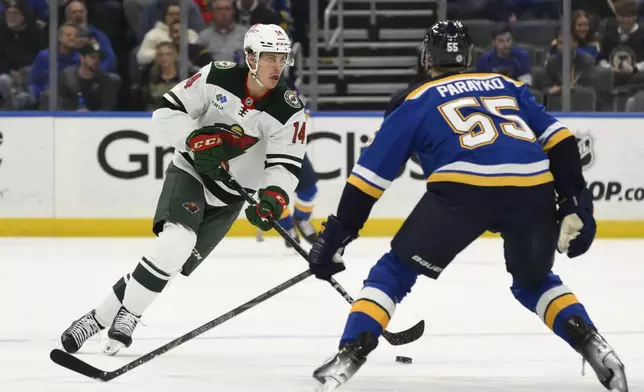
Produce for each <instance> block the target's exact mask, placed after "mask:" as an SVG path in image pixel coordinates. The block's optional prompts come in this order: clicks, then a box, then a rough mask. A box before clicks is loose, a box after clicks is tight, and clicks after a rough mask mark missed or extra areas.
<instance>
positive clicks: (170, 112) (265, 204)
mask: <svg viewBox="0 0 644 392" xmlns="http://www.w3.org/2000/svg"><path fill="white" fill-rule="evenodd" d="M244 51H245V54H246V65H247V67H242V66H238V65H236V64H235V63H232V62H226V61H219V62H214V63H211V64H209V65H207V66H205V67H204V68H202V69H201V70H200V71H199V72H198V73H196V74H195V75H193V76H192V77H190V78H189V79H187V80H185V81H183V82H181V83H179V84H178V85H176V86H175V87H174V88H172V90H170V91H169V92H168V93H166V94H165V95H164V96H163V103H162V106H161V107H160V108H159V109H157V110H156V111H155V112H154V113H153V115H152V121H153V122H154V129H155V131H156V132H160V133H162V134H164V135H166V136H168V141H169V142H170V143H172V144H173V145H174V147H175V149H176V151H175V154H174V157H173V159H172V162H171V163H170V165H169V166H168V168H167V170H166V177H165V180H164V184H163V189H162V191H161V195H160V197H159V201H158V204H157V209H156V213H155V216H154V222H153V231H154V233H155V234H156V235H157V236H158V238H156V239H155V241H154V243H153V245H152V248H151V249H150V250H149V251H148V252H146V253H144V254H143V257H142V259H141V260H140V261H139V262H138V263H137V265H136V266H135V268H134V269H133V271H132V272H130V273H128V274H126V275H125V276H124V277H122V278H121V279H120V280H119V281H118V282H117V283H116V284H115V285H114V286H113V287H112V291H111V292H110V294H109V295H108V297H107V298H106V299H105V300H104V301H103V303H102V304H100V305H99V306H98V307H97V308H95V309H93V310H91V311H90V312H88V313H87V314H85V315H84V316H82V317H81V318H80V319H78V320H76V321H74V322H73V323H72V325H71V326H70V327H69V328H68V329H67V330H66V331H65V332H64V333H63V334H62V336H61V342H62V345H63V348H64V349H65V350H66V351H67V352H70V353H73V352H76V351H78V350H79V349H80V347H81V346H82V345H83V343H84V342H85V341H87V339H89V338H90V337H91V336H93V335H95V334H97V333H99V332H100V330H103V329H105V328H109V330H108V333H107V335H108V338H109V340H108V342H107V344H106V346H105V349H104V352H105V354H108V355H114V354H115V353H117V352H118V351H119V350H120V349H121V348H122V347H124V346H125V347H128V346H130V344H131V343H132V334H133V332H134V329H135V328H136V326H137V323H138V322H139V319H140V317H141V315H142V314H143V312H144V311H145V310H146V309H147V308H148V306H149V305H150V304H151V303H152V301H153V300H154V299H155V298H156V297H157V296H158V295H159V294H160V293H161V291H162V290H163V289H164V287H165V286H166V284H167V283H168V281H170V280H171V279H172V278H173V277H174V276H176V274H178V273H181V274H182V275H185V276H189V275H190V274H191V273H192V272H193V271H194V269H195V268H196V267H197V266H198V265H199V264H200V263H201V261H202V260H203V259H204V258H206V257H207V256H208V255H209V254H210V252H211V251H212V250H213V249H214V248H215V247H216V246H217V244H218V243H219V242H220V241H221V240H222V239H223V238H224V236H225V235H226V234H227V232H228V231H229V229H230V227H231V225H232V224H233V222H234V221H235V219H236V218H237V217H238V215H239V213H240V211H241V209H242V206H243V203H244V199H243V197H242V196H241V195H239V194H238V193H237V192H235V191H234V190H233V189H232V188H231V187H230V186H229V185H227V182H226V177H225V174H226V173H225V172H224V171H228V172H229V173H230V174H231V175H232V176H233V177H234V178H235V179H236V180H237V181H238V182H239V183H240V184H241V185H242V186H243V187H244V188H245V189H247V190H248V191H249V192H252V193H254V192H256V191H258V192H259V194H258V196H259V202H258V204H257V206H256V207H253V206H249V207H247V208H246V211H245V213H246V217H247V218H248V220H249V221H250V222H251V223H252V224H253V225H255V226H257V227H259V228H260V229H262V230H269V229H270V228H271V224H270V223H269V222H268V220H267V218H269V217H271V218H275V219H279V218H280V217H281V216H282V213H283V211H284V209H285V208H286V206H288V204H289V195H291V194H292V193H293V191H294V189H295V187H296V185H297V182H298V180H297V178H298V173H299V170H300V167H301V165H302V158H303V156H304V153H305V150H306V120H307V119H306V115H305V113H304V105H303V104H302V102H301V101H300V99H299V98H298V96H297V94H296V92H294V91H292V90H290V89H289V88H288V87H287V86H286V85H285V84H284V83H283V82H281V81H280V75H281V73H282V71H283V69H284V67H285V66H287V65H292V63H293V60H292V58H291V42H290V40H289V38H288V36H287V35H286V33H285V32H284V30H282V28H281V27H279V26H277V25H261V24H258V25H254V26H252V27H251V28H250V29H249V30H248V32H247V33H246V37H245V39H244Z"/></svg>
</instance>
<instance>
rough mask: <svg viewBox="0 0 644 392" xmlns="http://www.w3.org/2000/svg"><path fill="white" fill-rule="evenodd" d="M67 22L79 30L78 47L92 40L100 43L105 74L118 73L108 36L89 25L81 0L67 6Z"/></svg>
mask: <svg viewBox="0 0 644 392" xmlns="http://www.w3.org/2000/svg"><path fill="white" fill-rule="evenodd" d="M65 22H69V23H73V24H75V25H77V26H78V28H79V35H78V41H77V45H78V47H79V48H80V47H83V46H84V45H85V44H87V43H89V42H90V41H91V40H95V41H96V42H98V44H99V46H100V48H101V51H102V52H103V53H102V57H103V61H102V62H101V69H102V70H103V71H105V72H114V71H116V55H115V54H114V50H113V49H112V44H111V43H110V39H109V38H108V37H107V35H106V34H105V33H104V32H102V31H101V30H99V29H97V28H96V27H94V26H92V25H88V24H87V7H85V3H84V2H82V1H81V0H71V1H69V2H68V3H67V5H66V6H65Z"/></svg>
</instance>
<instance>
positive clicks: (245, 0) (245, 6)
mask: <svg viewBox="0 0 644 392" xmlns="http://www.w3.org/2000/svg"><path fill="white" fill-rule="evenodd" d="M233 8H234V12H235V22H236V23H237V24H239V25H240V26H244V27H245V28H249V27H250V26H252V25H254V24H258V23H261V24H275V25H279V24H280V23H282V19H281V18H280V17H279V16H277V14H276V13H275V12H274V11H273V10H271V9H269V8H268V7H266V6H265V5H263V4H260V2H259V0H237V1H235V3H234V4H233ZM287 31H288V30H287Z"/></svg>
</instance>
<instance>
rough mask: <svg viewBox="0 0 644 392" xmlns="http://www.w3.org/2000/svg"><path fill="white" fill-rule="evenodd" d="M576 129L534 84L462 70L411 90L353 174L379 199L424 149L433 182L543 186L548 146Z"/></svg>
mask: <svg viewBox="0 0 644 392" xmlns="http://www.w3.org/2000/svg"><path fill="white" fill-rule="evenodd" d="M571 136H573V134H572V133H571V132H570V131H569V130H568V129H567V128H566V127H565V126H564V125H563V124H561V123H560V122H558V121H557V119H555V118H554V117H552V116H551V115H550V114H548V113H546V111H545V110H544V108H543V106H541V105H539V104H538V103H537V102H536V101H535V99H534V96H533V95H532V93H530V90H529V89H528V86H526V85H524V84H522V83H520V82H517V81H515V80H513V79H510V78H508V77H505V76H503V75H499V74H458V75H454V76H449V77H445V78H442V79H438V80H433V81H428V82H427V83H424V84H422V85H420V86H419V87H418V88H416V89H415V90H413V91H412V92H411V93H410V94H408V95H407V97H406V98H405V100H404V102H403V103H402V104H401V105H400V106H399V107H398V108H397V109H395V110H394V111H393V112H391V113H390V114H389V115H388V116H387V117H386V118H385V120H384V121H383V123H382V126H381V127H380V130H379V131H378V132H377V133H376V135H375V137H374V139H373V141H372V142H371V144H370V145H369V146H368V147H367V148H366V149H365V150H364V152H363V153H362V155H361V156H360V159H359V160H358V162H357V164H356V165H355V166H354V167H353V170H352V173H351V175H350V176H349V178H348V180H347V181H348V183H349V184H352V185H353V186H355V187H357V188H358V189H359V190H361V191H362V192H364V193H366V194H368V195H370V196H371V197H373V198H375V199H378V198H379V197H380V196H381V195H382V193H383V192H384V191H385V190H386V189H387V188H388V187H389V185H390V184H391V181H392V180H393V179H394V178H395V177H396V175H397V174H398V172H399V170H400V167H401V166H402V165H403V164H404V163H405V162H406V161H407V160H408V159H409V157H410V156H411V155H412V154H417V155H418V158H419V162H420V164H421V166H422V169H423V171H424V174H425V176H426V177H427V182H429V183H433V182H455V183H463V184H469V185H474V186H481V187H499V186H517V187H526V186H536V185H540V184H545V183H548V182H552V181H553V176H552V173H551V172H550V170H549V160H548V156H547V155H546V153H547V151H548V150H550V149H551V148H552V147H554V146H555V145H556V144H557V143H559V142H561V141H562V140H564V139H565V138H567V137H571Z"/></svg>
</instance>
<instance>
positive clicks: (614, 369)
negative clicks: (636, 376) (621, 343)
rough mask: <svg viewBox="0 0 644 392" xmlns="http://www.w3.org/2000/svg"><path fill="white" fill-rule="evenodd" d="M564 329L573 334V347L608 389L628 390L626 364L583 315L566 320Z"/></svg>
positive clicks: (625, 391) (621, 391) (626, 391)
mask: <svg viewBox="0 0 644 392" xmlns="http://www.w3.org/2000/svg"><path fill="white" fill-rule="evenodd" d="M564 330H565V331H566V332H567V333H568V334H570V335H571V336H573V347H574V348H575V350H577V352H578V353H579V354H581V355H582V356H583V358H584V361H586V362H588V363H589V364H590V366H591V367H592V368H593V370H594V371H595V373H596V374H597V378H598V379H599V382H601V383H602V385H603V386H604V387H606V389H608V390H617V391H619V392H628V382H627V381H626V373H625V371H624V364H622V361H620V359H619V357H618V356H617V353H616V352H615V350H614V349H613V348H612V347H611V346H610V345H609V344H608V343H607V342H606V340H605V339H604V338H603V337H602V336H601V335H600V334H599V333H598V332H597V330H596V329H595V328H594V327H592V326H589V325H588V324H586V322H585V321H584V320H583V319H581V317H579V316H572V317H570V318H569V319H568V320H566V325H565V327H564Z"/></svg>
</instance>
